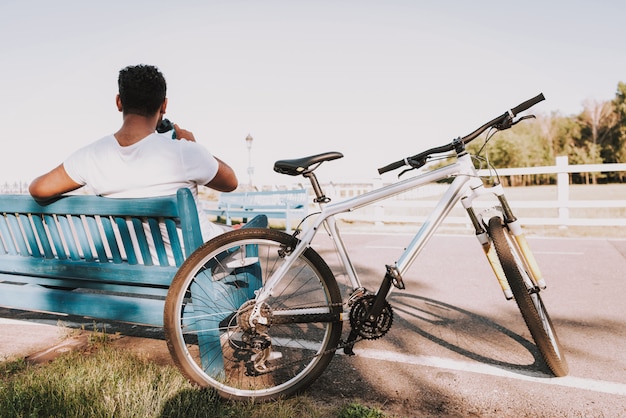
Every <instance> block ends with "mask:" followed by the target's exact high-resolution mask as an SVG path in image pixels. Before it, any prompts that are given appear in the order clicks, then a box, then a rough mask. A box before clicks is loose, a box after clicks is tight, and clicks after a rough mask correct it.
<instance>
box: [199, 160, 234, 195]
mask: <svg viewBox="0 0 626 418" xmlns="http://www.w3.org/2000/svg"><path fill="white" fill-rule="evenodd" d="M215 159H216V160H217V162H218V164H219V167H218V169H217V174H216V175H215V177H213V180H211V181H210V182H208V183H207V184H206V185H205V186H207V187H210V188H211V189H215V190H217V191H218V192H232V191H233V190H235V189H236V188H237V186H238V185H239V180H237V175H236V174H235V171H234V170H233V169H232V168H231V167H230V166H229V165H228V164H226V163H225V162H224V161H222V160H220V159H219V158H217V157H215Z"/></svg>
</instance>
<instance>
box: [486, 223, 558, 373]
mask: <svg viewBox="0 0 626 418" xmlns="http://www.w3.org/2000/svg"><path fill="white" fill-rule="evenodd" d="M489 236H490V237H491V239H492V241H493V244H494V246H495V248H496V254H497V255H498V259H499V260H500V264H501V265H502V269H503V270H504V274H505V276H506V278H507V281H508V282H509V286H511V291H512V292H513V297H514V298H515V301H516V302H517V306H518V307H519V310H520V312H521V313H522V317H523V318H524V321H525V322H526V325H527V327H528V330H529V331H530V334H531V335H532V337H533V339H534V340H535V344H536V345H537V348H538V349H539V352H540V353H541V356H542V357H543V360H544V361H545V363H546V365H547V366H548V368H549V369H550V371H551V372H552V373H553V374H554V375H555V376H557V377H561V376H566V375H567V374H568V372H569V368H568V365H567V361H566V359H565V355H564V351H563V349H562V347H561V344H560V342H559V339H558V337H557V334H556V330H555V329H554V326H553V325H552V320H551V319H550V316H549V315H548V311H547V310H546V308H545V306H544V304H543V301H542V300H541V296H540V295H539V290H538V289H532V290H529V285H527V283H532V281H530V280H531V279H530V275H531V273H530V272H529V269H527V268H526V267H525V266H524V262H523V261H522V260H523V257H522V256H521V255H520V252H519V251H518V249H517V246H516V245H515V243H514V238H513V236H512V235H511V233H510V232H509V229H508V228H506V227H505V226H504V225H503V223H502V219H501V218H500V217H497V216H494V217H493V218H491V219H490V220H489ZM525 279H526V280H525Z"/></svg>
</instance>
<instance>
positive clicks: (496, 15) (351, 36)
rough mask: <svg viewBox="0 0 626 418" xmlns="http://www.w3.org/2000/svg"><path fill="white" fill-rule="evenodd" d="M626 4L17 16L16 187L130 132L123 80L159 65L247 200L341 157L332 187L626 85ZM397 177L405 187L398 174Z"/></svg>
mask: <svg viewBox="0 0 626 418" xmlns="http://www.w3.org/2000/svg"><path fill="white" fill-rule="evenodd" d="M625 12H626V3H623V2H618V1H604V0H598V1H594V2H590V1H579V0H568V1H560V0H559V1H549V0H528V1H523V2H522V1H520V2H512V1H485V0H476V1H462V0H458V1H446V0H442V1H434V0H433V1H424V0H385V1H382V0H381V1H371V0H354V1H352V0H346V1H340V0H315V1H313V0H311V1H298V0H284V1H281V0H258V1H245V0H228V1H226V0H224V1H215V0H207V1H201V0H197V1H185V0H181V1H176V2H172V1H167V2H166V1H158V0H152V1H132V0H122V1H120V0H107V1H99V2H90V1H78V0H77V1H68V0H56V1H43V0H33V1H29V0H4V1H3V2H2V13H0V56H1V59H2V70H1V71H2V77H0V93H1V94H2V100H0V118H1V121H2V138H3V141H4V147H3V151H2V153H1V155H0V181H1V182H4V181H15V180H21V181H27V182H28V181H30V180H32V179H33V178H34V177H36V176H37V175H39V174H41V173H43V172H45V171H47V170H49V169H51V168H53V167H55V166H56V165H58V164H59V163H61V162H62V161H63V159H64V158H65V157H66V156H67V155H68V154H69V153H71V152H72V151H73V150H74V149H76V148H78V147H80V146H82V145H83V144H87V143H89V142H92V141H94V140H96V139H99V138H100V137H102V136H105V135H107V134H109V133H112V132H114V131H116V130H117V129H118V127H119V125H120V122H121V114H120V113H118V112H117V109H116V107H115V102H114V99H115V95H116V93H117V90H116V89H117V85H116V81H117V73H118V71H119V70H120V69H121V68H122V67H124V66H126V65H129V64H139V63H146V64H153V65H156V66H158V67H159V68H160V69H161V70H162V71H163V73H164V74H165V77H166V79H167V81H168V98H169V107H168V114H167V115H166V116H167V117H168V118H169V119H171V120H173V121H174V122H177V123H178V124H180V125H181V126H182V127H184V128H187V129H189V130H191V131H193V132H194V134H195V135H196V138H198V142H200V143H202V144H204V145H205V146H206V147H207V148H209V150H210V151H211V152H213V153H214V154H215V155H216V156H218V157H221V158H222V159H224V160H225V161H227V162H228V163H230V164H231V165H232V166H233V167H234V168H235V169H236V171H237V173H238V175H239V177H240V181H241V182H242V183H247V181H248V175H247V166H248V151H247V149H246V144H245V137H246V136H247V135H248V134H250V135H252V137H253V138H254V142H253V148H252V165H253V166H254V172H255V174H254V178H253V181H254V182H255V183H263V184H277V183H282V182H285V181H287V182H292V181H293V180H294V179H293V178H284V176H280V175H278V174H275V173H273V171H272V166H273V162H274V161H275V160H277V159H284V158H295V157H301V156H305V155H308V154H314V153H319V152H324V151H340V152H342V153H343V154H344V155H345V158H344V159H343V160H339V161H335V162H332V163H329V164H328V165H326V169H325V170H324V167H323V170H321V171H320V174H319V176H320V179H321V180H323V181H325V180H330V179H333V180H335V181H342V180H346V181H348V180H358V179H363V180H371V179H372V178H374V177H376V175H377V171H376V169H377V168H378V167H380V166H383V165H386V164H387V163H390V162H392V161H395V160H398V159H400V158H403V157H405V156H408V155H412V154H415V153H417V152H419V151H421V150H423V149H424V148H426V147H429V146H433V145H438V144H439V143H443V142H446V141H448V140H449V139H451V138H453V137H456V136H459V135H464V134H466V133H468V132H469V131H471V130H473V129H474V128H475V127H477V126H478V125H480V124H481V123H483V122H485V121H486V120H488V119H491V118H492V117H495V116H497V115H498V114H500V113H502V112H503V111H505V110H506V109H508V108H510V107H512V106H515V105H517V104H518V103H520V102H521V101H523V100H526V99H527V98H530V97H532V96H534V95H536V94H538V93H539V92H543V93H544V94H545V95H546V98H547V100H546V101H545V102H543V103H542V104H541V105H538V106H536V109H537V111H538V112H542V113H549V112H559V113H561V114H564V115H572V114H576V113H578V112H580V111H581V110H582V105H583V102H584V101H585V100H588V99H591V100H599V101H604V100H611V99H613V97H614V95H615V91H616V87H617V83H618V82H619V81H626V52H625V51H626V25H624V15H625V14H626V13H625ZM391 176H393V174H391Z"/></svg>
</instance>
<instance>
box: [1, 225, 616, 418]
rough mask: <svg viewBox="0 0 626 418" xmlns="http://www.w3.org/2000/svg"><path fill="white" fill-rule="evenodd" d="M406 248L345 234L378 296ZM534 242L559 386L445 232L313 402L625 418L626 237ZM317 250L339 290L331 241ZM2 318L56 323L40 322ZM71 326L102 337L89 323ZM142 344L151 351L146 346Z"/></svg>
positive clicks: (491, 284) (464, 242) (313, 391)
mask: <svg viewBox="0 0 626 418" xmlns="http://www.w3.org/2000/svg"><path fill="white" fill-rule="evenodd" d="M410 239H411V236H410V235H407V234H402V233H397V232H393V233H383V234H381V233H346V234H344V241H345V243H346V246H347V248H348V250H349V252H350V254H351V257H352V260H353V262H354V264H355V265H356V268H357V272H358V273H359V275H360V277H361V279H362V281H363V283H364V284H365V285H366V287H368V288H369V289H370V290H375V289H376V288H377V286H378V283H379V282H380V280H381V278H382V277H383V274H384V272H385V265H386V264H390V263H393V262H394V261H395V260H396V259H397V258H398V257H399V256H400V254H401V252H402V250H403V248H404V247H405V246H406V245H407V244H408V242H409V241H410ZM529 243H530V245H531V248H532V249H533V251H534V253H535V256H536V258H537V261H538V263H539V265H540V267H541V269H542V271H543V273H544V276H545V277H546V279H547V281H548V289H547V290H546V291H543V292H542V298H543V301H544V303H545V305H546V308H547V310H548V311H549V313H550V316H551V318H552V321H553V322H554V325H555V327H556V330H557V333H558V335H559V338H560V340H561V343H562V345H563V347H564V349H565V354H566V357H567V360H568V363H569V367H570V374H569V376H567V377H562V378H555V377H553V376H551V375H550V373H549V372H548V370H547V368H546V367H545V366H544V365H543V362H542V360H541V358H540V356H539V353H538V351H537V350H536V348H535V345H534V342H533V341H532V338H531V336H530V334H529V332H528V330H527V329H526V327H525V324H524V322H523V320H522V318H521V316H520V314H519V311H518V310H517V306H516V305H515V303H514V302H513V301H506V300H505V299H504V297H503V296H502V292H501V290H500V288H499V286H498V284H497V282H496V280H495V278H494V276H493V273H492V272H491V268H490V267H489V265H488V263H487V261H486V260H485V258H484V254H483V252H482V249H481V248H480V246H479V245H478V243H477V242H476V240H475V238H474V237H473V236H471V235H449V234H446V235H436V236H434V237H433V239H432V241H431V242H430V243H429V244H428V245H427V246H426V248H425V249H424V251H423V252H422V254H420V255H419V256H418V257H417V259H416V262H415V264H414V265H413V266H412V267H411V269H409V271H408V272H407V273H406V274H405V276H404V281H405V285H406V289H405V290H402V291H400V290H395V291H394V293H393V294H392V295H391V297H390V302H391V305H392V307H393V309H394V324H393V326H392V328H391V330H390V331H389V333H388V334H387V335H386V336H385V337H383V338H382V339H379V340H376V341H362V342H359V343H358V344H357V345H356V347H355V351H356V353H357V355H356V356H351V357H348V356H345V355H341V354H338V355H337V356H335V358H334V359H333V361H332V362H331V364H330V366H329V368H328V369H327V370H326V371H325V372H324V373H323V374H322V376H321V377H320V378H319V379H318V380H317V381H316V382H315V383H314V384H313V386H312V387H311V388H310V390H309V391H308V394H309V395H310V396H311V397H312V398H314V399H315V400H317V401H319V402H325V403H330V402H335V401H336V402H342V403H345V401H346V400H355V401H361V402H363V403H365V404H368V405H372V406H377V407H379V408H380V409H381V410H383V411H384V412H385V413H388V414H390V415H393V414H395V415H397V416H452V417H456V416H458V417H465V416H480V417H524V416H528V417H624V416H626V308H625V304H624V301H625V300H626V273H625V272H626V239H615V238H610V239H607V238H580V239H578V238H539V237H529ZM314 244H315V245H314V247H315V248H316V249H317V250H318V251H319V252H320V254H322V255H323V256H324V257H325V259H326V260H327V262H328V263H329V264H330V265H331V267H334V270H335V274H336V275H337V277H338V279H339V282H340V283H341V282H342V279H343V278H342V274H341V272H340V271H339V270H338V269H336V265H337V263H336V260H337V258H336V256H334V254H333V252H332V250H331V247H330V246H329V245H328V242H327V241H325V240H324V239H322V240H320V241H319V242H316V243H314ZM0 313H1V314H2V316H5V317H8V316H10V315H13V316H14V317H15V318H17V319H29V320H31V321H32V320H33V319H35V320H38V321H40V322H44V323H50V324H54V323H55V322H54V321H53V320H51V319H50V318H47V317H46V316H45V315H42V314H26V313H20V312H17V313H16V312H10V311H7V310H0ZM65 321H67V322H68V323H75V324H78V326H80V325H81V324H80V323H81V322H82V326H84V327H86V329H89V327H90V326H95V325H97V327H98V328H101V327H102V325H101V324H94V323H93V321H92V320H89V319H84V320H81V319H80V318H65ZM11 329H15V327H11ZM107 329H108V330H109V332H117V331H120V332H122V333H123V334H125V335H135V336H141V337H146V336H147V337H150V340H151V341H155V344H156V345H155V346H154V348H151V349H150V350H152V351H154V352H159V351H162V353H161V354H162V355H163V357H164V358H167V355H168V354H167V350H166V348H165V344H164V342H163V341H160V342H159V341H158V340H159V338H162V332H161V331H160V330H157V329H151V328H149V329H141V328H139V327H135V326H128V325H122V324H107ZM344 329H347V326H346V327H345V328H344ZM19 332H20V334H22V335H23V332H24V330H23V329H19ZM122 341H133V339H132V338H130V339H126V340H122ZM135 341H138V342H137V343H135V345H141V346H142V347H143V346H145V345H146V341H148V340H135ZM129 344H132V343H130V342H129ZM150 347H153V346H152V345H150Z"/></svg>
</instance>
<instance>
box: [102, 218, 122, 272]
mask: <svg viewBox="0 0 626 418" xmlns="http://www.w3.org/2000/svg"><path fill="white" fill-rule="evenodd" d="M100 222H101V224H102V229H103V231H104V235H105V237H106V241H107V244H108V245H109V251H110V252H111V259H112V260H113V263H115V264H119V263H121V262H122V253H121V252H120V247H119V246H118V245H117V239H116V237H115V232H114V231H113V225H112V223H111V218H109V217H108V216H101V217H100Z"/></svg>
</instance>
